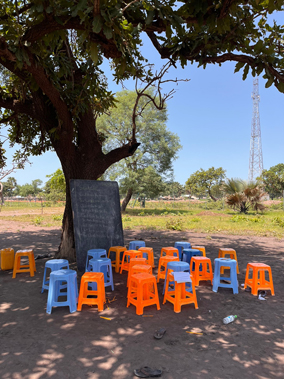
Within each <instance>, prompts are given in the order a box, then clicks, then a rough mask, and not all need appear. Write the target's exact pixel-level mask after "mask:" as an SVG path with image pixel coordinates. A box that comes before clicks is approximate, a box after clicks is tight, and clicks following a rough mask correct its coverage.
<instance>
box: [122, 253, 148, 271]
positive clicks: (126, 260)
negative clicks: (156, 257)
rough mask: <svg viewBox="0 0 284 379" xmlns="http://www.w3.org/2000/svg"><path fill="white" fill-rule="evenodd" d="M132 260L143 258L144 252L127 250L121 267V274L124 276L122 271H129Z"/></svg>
mask: <svg viewBox="0 0 284 379" xmlns="http://www.w3.org/2000/svg"><path fill="white" fill-rule="evenodd" d="M131 258H143V253H142V251H138V250H125V252H124V253H123V257H122V262H121V266H120V273H121V274H122V271H123V270H125V271H129V262H130V259H131Z"/></svg>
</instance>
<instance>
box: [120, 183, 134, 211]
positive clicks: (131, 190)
mask: <svg viewBox="0 0 284 379" xmlns="http://www.w3.org/2000/svg"><path fill="white" fill-rule="evenodd" d="M132 194H133V189H132V188H129V189H128V191H127V194H126V196H125V198H124V199H123V202H122V204H121V212H125V209H126V207H127V205H128V203H129V201H130V200H131V197H132Z"/></svg>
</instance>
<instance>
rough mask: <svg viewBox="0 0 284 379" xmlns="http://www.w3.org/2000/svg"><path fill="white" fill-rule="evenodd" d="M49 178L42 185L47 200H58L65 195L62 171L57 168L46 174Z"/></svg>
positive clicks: (62, 198)
mask: <svg viewBox="0 0 284 379" xmlns="http://www.w3.org/2000/svg"><path fill="white" fill-rule="evenodd" d="M46 177H47V178H50V179H49V180H48V181H47V182H46V183H45V187H44V191H45V194H46V199H47V200H52V201H60V200H64V199H65V197H66V183H65V177H64V174H63V171H62V170H61V169H60V168H59V169H58V170H56V171H55V172H54V173H53V174H51V175H46Z"/></svg>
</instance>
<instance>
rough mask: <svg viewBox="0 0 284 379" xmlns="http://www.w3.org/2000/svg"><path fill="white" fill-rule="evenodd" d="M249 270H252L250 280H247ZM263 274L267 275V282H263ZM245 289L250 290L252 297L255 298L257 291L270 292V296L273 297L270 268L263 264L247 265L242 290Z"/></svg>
mask: <svg viewBox="0 0 284 379" xmlns="http://www.w3.org/2000/svg"><path fill="white" fill-rule="evenodd" d="M250 270H252V278H249V276H250ZM265 272H267V273H268V277H269V280H265ZM247 287H250V288H251V293H252V294H253V295H254V296H257V293H258V290H270V291H271V295H272V296H274V295H275V293H274V286H273V280H272V272H271V267H270V266H268V265H266V264H265V263H248V264H247V271H246V278H245V285H244V288H247Z"/></svg>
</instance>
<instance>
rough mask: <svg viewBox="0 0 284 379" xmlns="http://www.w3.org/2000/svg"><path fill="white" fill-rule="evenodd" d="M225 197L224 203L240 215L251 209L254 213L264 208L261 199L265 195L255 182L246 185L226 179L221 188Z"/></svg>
mask: <svg viewBox="0 0 284 379" xmlns="http://www.w3.org/2000/svg"><path fill="white" fill-rule="evenodd" d="M222 189H223V191H224V192H225V194H226V195H227V196H226V203H227V204H228V206H229V207H231V208H233V209H239V211H240V212H241V213H247V212H248V210H249V209H250V208H251V209H253V210H254V211H263V210H264V209H265V206H264V205H263V204H262V203H261V199H262V198H263V196H265V195H266V193H265V192H264V191H263V189H262V187H261V186H260V185H259V183H257V182H251V183H247V182H246V181H244V180H241V179H227V181H226V183H225V184H223V187H222Z"/></svg>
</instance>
